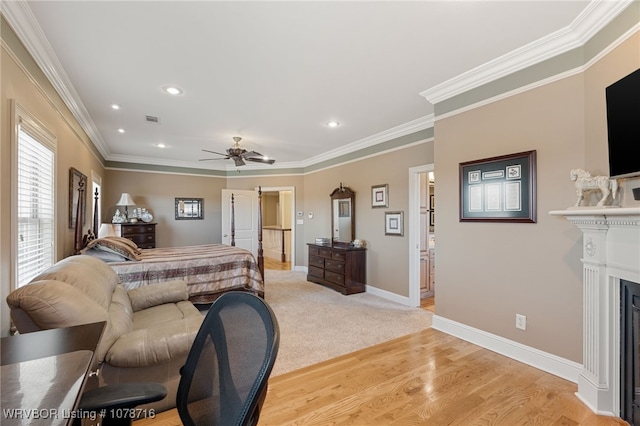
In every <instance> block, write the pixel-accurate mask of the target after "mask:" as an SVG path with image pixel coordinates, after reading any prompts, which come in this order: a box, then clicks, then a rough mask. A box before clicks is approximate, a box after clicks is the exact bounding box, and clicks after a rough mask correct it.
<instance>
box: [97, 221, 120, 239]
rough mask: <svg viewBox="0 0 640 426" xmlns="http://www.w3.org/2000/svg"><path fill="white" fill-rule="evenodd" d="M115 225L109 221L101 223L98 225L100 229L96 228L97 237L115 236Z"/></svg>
mask: <svg viewBox="0 0 640 426" xmlns="http://www.w3.org/2000/svg"><path fill="white" fill-rule="evenodd" d="M117 236H118V234H117V233H116V229H115V226H113V225H112V224H110V223H103V224H101V225H100V230H98V238H104V237H117Z"/></svg>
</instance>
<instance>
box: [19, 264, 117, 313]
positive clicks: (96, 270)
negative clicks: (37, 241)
mask: <svg viewBox="0 0 640 426" xmlns="http://www.w3.org/2000/svg"><path fill="white" fill-rule="evenodd" d="M88 277H91V279H87V278H88ZM44 280H55V281H62V282H65V283H67V284H69V285H71V286H73V287H75V288H77V289H78V290H79V291H81V292H82V293H84V294H86V295H87V296H88V297H89V298H90V299H91V300H93V301H94V302H95V303H98V304H99V305H100V306H102V308H103V309H104V310H107V309H109V305H110V304H111V297H112V296H113V291H114V289H115V287H116V285H118V283H119V281H120V279H119V278H118V274H116V273H115V271H114V270H113V269H112V268H111V267H110V266H109V265H107V264H106V263H105V262H103V261H101V260H99V259H96V258H94V257H91V256H85V255H79V256H70V257H67V258H65V259H62V260H61V261H59V262H58V263H56V264H55V265H53V266H52V267H50V268H49V269H47V270H46V271H45V272H43V273H42V274H40V275H38V276H37V277H35V278H34V279H33V280H32V282H34V281H44ZM23 288H24V287H23Z"/></svg>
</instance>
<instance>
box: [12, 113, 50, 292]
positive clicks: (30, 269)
mask: <svg viewBox="0 0 640 426" xmlns="http://www.w3.org/2000/svg"><path fill="white" fill-rule="evenodd" d="M17 148H18V149H17V178H18V179H17V219H18V224H17V226H18V232H17V237H18V238H17V245H18V247H17V253H18V256H17V277H16V278H17V280H16V283H17V286H18V287H21V286H23V285H25V284H27V283H28V282H29V281H30V280H31V279H33V278H34V277H35V276H36V275H38V274H39V273H40V272H42V271H43V270H44V269H46V268H48V267H50V266H52V265H53V263H54V230H55V227H54V217H55V216H54V198H53V197H54V172H55V167H54V151H53V150H52V149H51V148H50V147H49V146H48V145H46V144H44V143H41V142H39V141H38V140H37V139H36V138H35V137H34V136H32V135H31V134H29V132H28V131H27V129H25V128H24V126H22V125H19V126H18V147H17Z"/></svg>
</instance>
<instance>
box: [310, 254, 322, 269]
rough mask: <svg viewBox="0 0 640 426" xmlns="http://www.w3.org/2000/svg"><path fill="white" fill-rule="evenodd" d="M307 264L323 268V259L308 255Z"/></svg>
mask: <svg viewBox="0 0 640 426" xmlns="http://www.w3.org/2000/svg"><path fill="white" fill-rule="evenodd" d="M309 266H317V267H318V268H324V259H323V258H321V257H316V256H309Z"/></svg>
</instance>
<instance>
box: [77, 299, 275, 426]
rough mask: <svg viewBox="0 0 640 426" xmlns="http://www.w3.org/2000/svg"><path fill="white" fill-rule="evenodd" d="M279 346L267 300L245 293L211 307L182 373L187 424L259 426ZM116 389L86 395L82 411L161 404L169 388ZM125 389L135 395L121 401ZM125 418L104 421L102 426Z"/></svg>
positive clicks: (181, 404)
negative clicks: (163, 394) (157, 401)
mask: <svg viewBox="0 0 640 426" xmlns="http://www.w3.org/2000/svg"><path fill="white" fill-rule="evenodd" d="M279 345H280V330H279V327H278V321H277V320H276V317H275V315H274V313H273V311H272V310H271V308H270V307H269V305H267V303H266V302H265V301H264V300H262V299H261V298H259V297H257V296H254V295H252V294H249V293H244V292H228V293H225V294H223V295H222V296H220V297H219V298H218V299H217V300H216V301H215V302H214V303H213V304H212V305H211V307H210V308H209V312H208V313H207V315H206V317H205V319H204V321H203V323H202V325H201V326H200V330H199V331H198V334H197V335H196V338H195V340H194V342H193V345H192V346H191V350H190V351H189V354H188V356H187V360H186V363H185V365H184V366H183V367H182V369H181V370H180V374H181V378H180V383H179V385H178V392H177V395H176V406H177V408H178V413H179V414H180V420H182V422H183V424H184V425H186V426H189V425H206V426H216V425H221V426H231V425H238V426H240V425H242V426H244V425H256V424H257V423H258V418H259V416H260V410H261V409H262V404H263V402H264V399H265V396H266V394H267V380H268V379H269V375H270V374H271V370H272V369H273V365H274V363H275V360H276V356H277V354H278V348H279ZM147 385H150V386H147ZM116 386H117V387H120V389H118V388H116V391H115V392H114V391H113V390H112V389H113V387H112V386H105V387H102V388H98V389H94V390H91V391H88V392H86V393H85V394H84V395H83V397H82V400H81V401H80V404H79V408H80V409H82V410H87V411H97V412H100V411H103V410H104V411H106V412H107V413H109V412H112V411H113V410H112V408H113V407H125V408H127V407H128V408H133V407H136V406H138V405H140V404H143V403H146V402H151V401H153V400H158V399H154V398H158V397H159V396H160V394H161V393H162V388H164V387H163V386H161V385H157V384H133V385H132V386H131V387H129V388H128V387H127V386H126V384H123V385H116ZM145 386H146V387H147V389H148V390H149V392H148V393H145V392H144V389H145ZM158 386H161V388H160V389H158ZM122 390H128V391H129V393H130V394H131V396H127V397H126V398H122V397H116V395H119V394H120V392H121V391H122ZM165 395H166V390H165ZM162 398H164V396H162V397H160V398H159V399H162ZM123 404H126V405H123ZM104 411H103V412H104ZM131 411H132V412H133V411H134V410H131ZM116 412H118V411H117V410H116ZM123 420H125V419H105V420H104V423H103V424H105V425H107V424H121V423H122V421H123ZM132 420H133V419H129V421H132Z"/></svg>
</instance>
